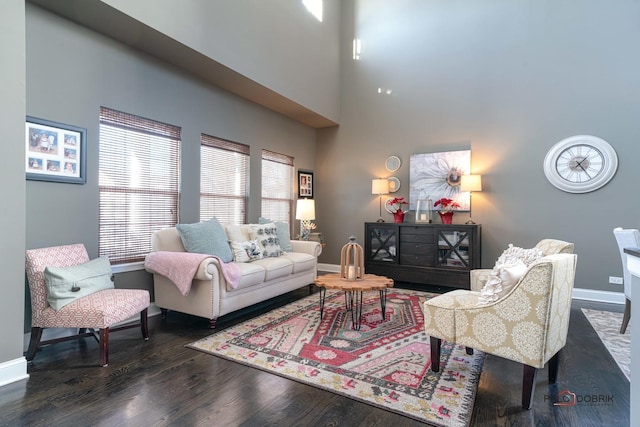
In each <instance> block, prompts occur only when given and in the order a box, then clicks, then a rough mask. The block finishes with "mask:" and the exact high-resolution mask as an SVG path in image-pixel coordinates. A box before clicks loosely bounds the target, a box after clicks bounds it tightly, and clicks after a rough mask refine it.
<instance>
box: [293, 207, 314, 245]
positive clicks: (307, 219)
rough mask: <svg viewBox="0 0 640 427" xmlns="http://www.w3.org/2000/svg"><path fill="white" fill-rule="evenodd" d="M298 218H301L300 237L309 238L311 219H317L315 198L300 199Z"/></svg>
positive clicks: (297, 210) (297, 211)
mask: <svg viewBox="0 0 640 427" xmlns="http://www.w3.org/2000/svg"><path fill="white" fill-rule="evenodd" d="M296 219H299V220H300V239H301V240H309V233H310V232H311V230H310V229H309V228H310V226H311V221H312V220H314V219H316V202H315V200H313V199H298V201H297V203H296Z"/></svg>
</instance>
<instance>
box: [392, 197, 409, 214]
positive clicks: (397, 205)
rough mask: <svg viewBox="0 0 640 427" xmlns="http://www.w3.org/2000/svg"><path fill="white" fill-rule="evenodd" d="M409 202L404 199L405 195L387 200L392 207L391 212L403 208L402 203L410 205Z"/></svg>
mask: <svg viewBox="0 0 640 427" xmlns="http://www.w3.org/2000/svg"><path fill="white" fill-rule="evenodd" d="M408 204H409V203H408V202H405V201H404V197H394V198H393V199H389V201H388V202H387V206H389V209H391V211H392V212H391V213H396V212H398V211H401V210H402V205H408Z"/></svg>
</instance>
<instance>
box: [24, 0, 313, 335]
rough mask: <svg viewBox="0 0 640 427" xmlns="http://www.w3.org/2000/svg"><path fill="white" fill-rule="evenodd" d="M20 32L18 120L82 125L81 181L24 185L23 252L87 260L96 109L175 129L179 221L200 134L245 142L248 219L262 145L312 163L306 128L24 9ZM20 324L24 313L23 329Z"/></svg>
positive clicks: (140, 279)
mask: <svg viewBox="0 0 640 427" xmlns="http://www.w3.org/2000/svg"><path fill="white" fill-rule="evenodd" d="M26 27H27V73H26V75H27V83H28V85H27V114H28V115H31V116H35V117H40V118H46V119H49V120H54V121H58V122H62V123H68V124H73V125H75V126H80V127H84V128H86V129H87V140H88V145H87V155H88V158H87V183H86V184H85V185H72V184H59V183H51V182H38V181H28V182H27V188H26V206H27V215H26V223H27V233H26V246H27V248H34V247H43V246H50V245H57V244H66V243H73V242H82V243H84V244H85V245H86V247H87V250H88V251H89V255H90V256H92V257H95V256H97V252H98V136H99V135H98V132H99V131H98V113H99V108H100V106H107V107H110V108H114V109H117V110H121V111H125V112H128V113H132V114H137V115H141V116H143V117H148V118H152V119H154V120H159V121H163V122H166V123H170V124H174V125H178V126H181V127H182V177H181V187H182V191H181V205H180V209H181V218H180V220H181V222H197V221H198V220H199V179H200V177H199V166H200V159H199V156H200V133H201V132H204V133H208V134H210V135H214V136H218V137H221V138H225V139H230V140H233V141H237V142H241V143H244V144H248V145H250V146H251V177H250V186H251V200H250V203H249V220H250V221H252V222H257V219H258V216H259V215H260V187H261V179H260V169H261V164H260V162H261V160H260V155H261V150H262V149H263V148H265V149H269V150H272V151H276V152H282V153H286V154H289V155H292V156H294V158H295V165H296V167H299V168H301V169H313V167H314V159H315V155H316V153H315V151H316V149H315V131H314V130H313V129H311V128H309V127H307V126H304V125H302V124H300V123H297V122H294V121H292V120H290V119H287V118H285V117H283V116H282V115H279V114H276V113H273V112H271V111H269V110H266V109H265V108H263V107H260V106H257V105H255V104H253V103H250V102H248V101H246V100H243V99H241V98H238V97H237V96H235V95H231V94H229V93H228V92H225V91H222V90H219V89H216V88H215V87H212V86H210V85H208V84H205V83H203V82H201V81H199V80H196V79H194V78H192V77H191V76H190V75H188V74H187V73H185V72H184V71H182V70H179V69H176V68H175V67H173V66H169V65H167V64H165V63H162V62H160V61H158V60H156V59H154V58H152V57H149V56H148V55H146V54H144V53H140V52H137V51H133V50H132V49H130V48H127V47H125V46H123V45H121V44H119V43H118V42H115V41H113V40H110V39H108V38H106V37H103V36H101V35H99V34H97V33H95V32H93V31H91V30H89V29H86V28H84V27H81V26H79V25H76V24H74V23H71V22H70V21H68V20H66V19H64V18H61V17H58V16H57V15H54V14H52V13H50V12H47V11H45V10H43V9H41V8H39V7H37V6H33V5H31V4H27V20H26ZM43 64H44V66H43ZM21 176H22V172H21ZM116 286H117V287H121V288H129V287H136V288H146V289H150V290H151V289H152V287H153V285H152V280H151V276H150V275H149V274H148V273H146V272H143V271H139V272H129V273H122V274H119V275H117V277H116ZM29 319H30V317H29V307H27V315H26V319H25V328H26V327H28V326H29V321H30V320H29Z"/></svg>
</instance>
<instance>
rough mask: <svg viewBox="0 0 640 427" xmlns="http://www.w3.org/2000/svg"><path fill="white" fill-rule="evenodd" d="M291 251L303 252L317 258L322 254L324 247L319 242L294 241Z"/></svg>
mask: <svg viewBox="0 0 640 427" xmlns="http://www.w3.org/2000/svg"><path fill="white" fill-rule="evenodd" d="M291 249H292V251H291V252H302V253H305V254H309V255H313V256H314V257H316V258H317V257H319V256H320V254H321V253H322V245H321V244H320V243H319V242H313V241H310V240H292V241H291Z"/></svg>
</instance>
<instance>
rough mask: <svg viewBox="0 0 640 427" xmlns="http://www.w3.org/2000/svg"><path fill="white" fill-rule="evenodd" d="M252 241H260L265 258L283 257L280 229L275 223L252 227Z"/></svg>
mask: <svg viewBox="0 0 640 427" xmlns="http://www.w3.org/2000/svg"><path fill="white" fill-rule="evenodd" d="M251 239H252V240H257V241H258V244H259V245H260V248H261V249H262V256H263V257H265V258H269V257H279V256H280V255H282V249H281V248H280V239H279V238H278V228H277V227H276V225H275V224H274V223H272V222H270V223H268V224H257V225H251Z"/></svg>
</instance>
